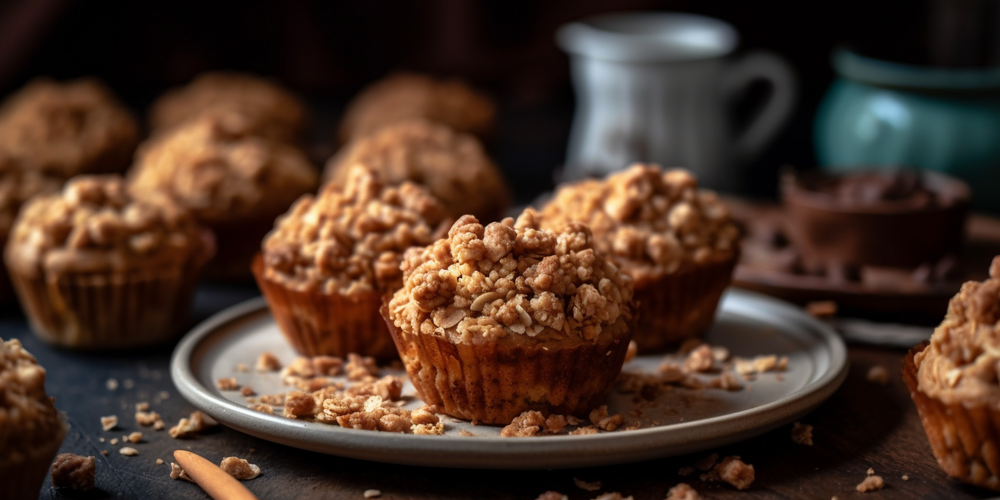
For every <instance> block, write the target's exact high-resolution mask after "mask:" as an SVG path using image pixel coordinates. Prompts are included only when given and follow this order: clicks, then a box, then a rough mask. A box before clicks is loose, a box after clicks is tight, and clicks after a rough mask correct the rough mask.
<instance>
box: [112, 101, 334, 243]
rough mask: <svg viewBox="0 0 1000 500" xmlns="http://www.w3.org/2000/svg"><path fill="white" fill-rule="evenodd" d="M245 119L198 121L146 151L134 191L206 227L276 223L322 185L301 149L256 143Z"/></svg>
mask: <svg viewBox="0 0 1000 500" xmlns="http://www.w3.org/2000/svg"><path fill="white" fill-rule="evenodd" d="M249 125H250V123H249V122H248V121H247V120H246V119H245V117H244V116H243V115H241V114H239V113H222V114H211V115H204V116H200V117H198V118H196V119H194V120H191V121H188V122H185V123H183V124H182V125H180V126H178V127H175V128H174V129H172V130H170V131H169V132H167V133H165V134H163V135H162V136H159V137H157V138H154V139H150V140H149V141H147V142H146V143H144V144H143V145H142V146H141V147H140V148H139V152H138V153H137V154H136V156H137V160H136V164H135V166H134V167H133V170H132V172H131V174H130V179H129V180H130V185H129V189H132V190H134V191H135V192H137V193H149V192H154V191H160V192H163V193H166V194H167V195H169V196H170V197H172V198H174V199H175V200H177V201H178V202H179V203H180V204H181V205H184V206H185V207H187V208H188V209H190V210H191V211H192V212H194V214H195V216H196V217H197V218H198V219H199V220H200V221H202V222H204V223H206V224H208V225H218V224H224V223H228V222H232V221H239V220H254V219H257V218H259V217H267V218H273V217H275V216H276V215H277V214H280V213H282V212H284V211H285V210H287V209H288V207H289V206H290V205H291V204H292V203H293V202H294V201H295V200H296V198H298V197H299V195H302V194H304V193H307V192H310V191H312V190H313V189H314V188H315V186H316V182H317V174H316V170H315V169H314V168H313V166H312V165H310V164H309V160H308V159H306V157H305V155H304V154H303V153H302V152H301V151H300V150H299V149H297V148H296V147H294V146H291V145H289V144H286V143H283V142H278V141H272V140H268V139H266V138H264V137H261V136H258V135H254V133H253V130H252V129H251V128H250V126H249Z"/></svg>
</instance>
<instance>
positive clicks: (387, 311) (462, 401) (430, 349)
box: [383, 208, 634, 425]
mask: <svg viewBox="0 0 1000 500" xmlns="http://www.w3.org/2000/svg"><path fill="white" fill-rule="evenodd" d="M402 269H403V286H402V288H400V289H399V290H398V291H396V293H395V294H394V295H393V296H392V299H391V300H390V301H389V302H388V303H387V304H386V306H385V308H384V309H383V314H384V315H385V317H386V322H387V323H388V324H389V328H390V331H391V332H392V335H393V340H395V342H396V348H397V349H398V350H399V354H400V357H402V358H403V363H404V364H405V366H406V371H407V372H408V373H409V375H410V380H412V381H413V385H414V386H415V387H416V389H417V392H418V393H419V394H420V397H421V398H423V400H424V401H425V402H426V403H427V404H432V405H437V407H438V408H439V409H440V410H441V411H442V412H444V413H446V414H448V415H452V416H454V417H458V418H463V419H468V420H472V421H473V422H481V423H486V424H500V425H506V424H509V423H510V422H511V420H512V419H513V418H514V417H516V416H518V415H520V414H521V413H523V412H524V411H527V410H537V411H541V412H543V413H548V412H552V413H557V414H572V415H578V416H582V415H585V414H586V413H587V412H589V411H590V410H592V409H594V408H596V407H597V406H599V405H600V404H601V402H602V400H603V399H604V397H605V396H606V395H607V393H608V390H609V389H610V388H611V384H612V383H613V382H614V380H615V378H617V377H618V374H619V372H620V371H621V367H622V363H624V361H625V354H626V351H628V344H629V339H630V337H631V333H632V326H633V324H634V322H633V311H634V310H633V303H632V281H631V280H630V279H629V278H628V277H627V276H626V275H625V274H623V273H620V272H619V271H618V269H617V268H615V266H614V265H613V264H612V263H611V262H610V261H607V260H605V259H604V258H603V257H602V256H601V255H600V254H599V253H597V252H595V251H594V241H593V238H592V236H591V233H590V230H589V229H587V227H586V226H584V225H583V224H581V223H578V222H570V223H568V224H566V225H565V226H563V227H561V228H559V229H557V230H555V231H548V230H544V229H540V228H539V224H538V221H537V218H536V213H535V212H534V211H533V210H531V209H530V208H529V209H528V210H527V211H526V212H524V213H523V214H522V215H521V216H520V217H519V218H518V220H517V222H516V223H515V222H514V220H513V219H511V218H507V219H504V220H503V221H501V222H494V223H491V224H489V225H488V226H486V227H483V225H482V224H480V223H479V221H478V220H476V218H475V217H473V216H471V215H466V216H463V217H462V218H461V219H459V220H458V221H457V222H455V224H454V225H453V226H452V227H451V230H450V231H449V232H448V236H447V237H446V238H443V239H441V240H438V241H437V242H435V243H434V244H433V245H430V246H428V247H426V248H418V249H411V250H410V251H409V252H407V254H406V258H405V259H404V261H403V264H402Z"/></svg>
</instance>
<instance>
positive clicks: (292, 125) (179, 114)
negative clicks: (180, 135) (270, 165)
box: [149, 71, 306, 140]
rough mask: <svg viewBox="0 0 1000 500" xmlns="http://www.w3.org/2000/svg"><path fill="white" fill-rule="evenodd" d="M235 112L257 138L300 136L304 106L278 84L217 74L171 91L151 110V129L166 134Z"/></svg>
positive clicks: (230, 73)
mask: <svg viewBox="0 0 1000 500" xmlns="http://www.w3.org/2000/svg"><path fill="white" fill-rule="evenodd" d="M220 111H221V112H225V111H236V112H239V113H242V114H243V115H244V116H245V117H246V119H247V121H248V126H249V127H250V128H251V129H252V130H253V131H254V132H255V133H257V134H260V135H264V136H267V137H270V138H272V139H279V140H293V139H295V138H296V137H297V136H299V135H300V134H301V133H302V131H303V128H304V127H305V122H306V109H305V106H304V105H303V104H302V102H300V101H299V100H298V98H296V97H295V96H294V95H293V94H292V93H291V92H289V91H288V90H287V89H285V88H284V87H282V86H281V85H279V84H278V83H276V82H274V81H272V80H270V79H267V78H263V77H260V76H255V75H251V74H247V73H238V72H226V71H214V72H208V73H202V74H200V75H198V76H197V77H196V78H195V79H194V80H192V81H191V83H189V84H187V85H185V86H183V87H178V88H174V89H171V90H168V91H167V92H166V93H164V94H163V95H162V96H160V98H159V99H157V100H156V102H154V103H153V105H152V106H151V107H150V110H149V126H150V128H151V129H153V130H157V131H158V130H165V129H169V128H172V127H175V126H177V125H179V124H181V123H183V122H185V121H188V120H190V119H193V118H196V117H199V116H201V115H203V114H206V113H217V112H220Z"/></svg>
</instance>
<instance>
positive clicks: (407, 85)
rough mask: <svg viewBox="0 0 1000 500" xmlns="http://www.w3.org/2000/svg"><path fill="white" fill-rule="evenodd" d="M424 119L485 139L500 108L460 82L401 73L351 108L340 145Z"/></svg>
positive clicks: (380, 83)
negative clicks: (379, 130)
mask: <svg viewBox="0 0 1000 500" xmlns="http://www.w3.org/2000/svg"><path fill="white" fill-rule="evenodd" d="M413 118H424V119H427V120H430V121H434V122H438V123H443V124H445V125H447V126H449V127H451V128H453V129H455V130H457V131H459V132H467V133H470V134H475V135H477V136H479V137H480V138H481V139H485V138H486V137H487V136H488V135H489V134H490V132H491V131H492V129H493V122H494V120H495V118H496V106H495V105H494V104H493V101H492V100H491V99H490V98H489V97H487V96H486V95H484V94H482V93H480V92H477V91H475V90H473V89H472V88H470V87H469V86H468V85H466V84H464V83H462V82H460V81H458V80H438V79H435V78H432V77H429V76H425V75H418V74H413V73H397V74H394V75H390V76H388V77H386V78H384V79H382V80H379V81H377V82H375V83H372V84H371V85H369V86H368V87H366V88H364V89H363V90H362V91H361V93H359V94H358V95H357V96H356V97H355V98H354V100H353V101H351V103H350V104H349V105H348V107H347V112H346V114H345V116H344V120H343V122H342V123H341V125H340V132H339V136H340V141H341V142H348V141H350V140H353V139H356V138H358V137H361V136H365V135H368V134H370V133H372V132H375V131H376V130H378V129H380V128H382V127H384V126H386V125H391V124H394V123H398V122H401V121H406V120H410V119H413Z"/></svg>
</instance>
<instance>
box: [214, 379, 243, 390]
mask: <svg viewBox="0 0 1000 500" xmlns="http://www.w3.org/2000/svg"><path fill="white" fill-rule="evenodd" d="M215 387H218V388H219V390H220V391H235V390H237V389H239V388H240V384H239V383H237V382H236V377H223V378H220V379H219V380H216V381H215Z"/></svg>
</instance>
